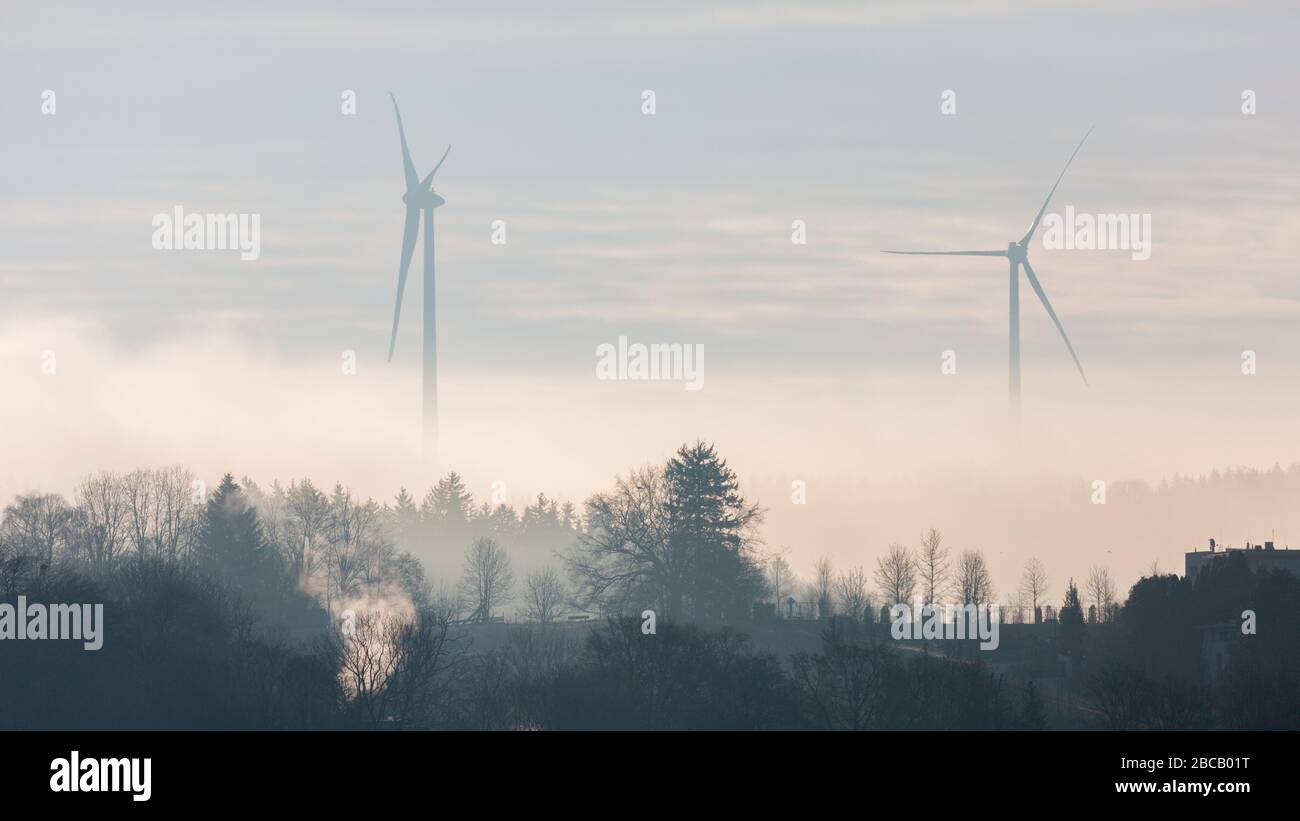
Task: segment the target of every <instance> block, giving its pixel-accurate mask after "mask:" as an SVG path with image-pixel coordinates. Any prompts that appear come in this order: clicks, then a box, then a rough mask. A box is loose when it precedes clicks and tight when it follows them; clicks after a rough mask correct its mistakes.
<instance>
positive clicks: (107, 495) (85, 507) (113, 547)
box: [76, 473, 127, 570]
mask: <svg viewBox="0 0 1300 821" xmlns="http://www.w3.org/2000/svg"><path fill="white" fill-rule="evenodd" d="M76 504H77V507H78V508H79V509H80V510H81V512H82V523H83V525H84V527H83V529H82V530H83V532H82V534H81V539H80V541H81V543H82V548H83V550H84V551H85V559H86V560H87V561H89V562H90V564H91V565H92V566H94V567H96V568H98V569H100V570H103V569H106V568H108V567H109V566H111V565H112V563H113V561H114V560H115V559H116V558H117V555H118V553H119V552H120V551H121V550H122V548H123V546H124V544H125V542H126V537H127V523H126V502H125V499H124V494H123V492H122V482H121V479H120V478H119V477H118V476H116V475H114V474H112V473H99V474H96V475H94V476H88V477H86V478H85V479H83V480H82V482H81V484H80V485H79V486H78V487H77V494H76Z"/></svg>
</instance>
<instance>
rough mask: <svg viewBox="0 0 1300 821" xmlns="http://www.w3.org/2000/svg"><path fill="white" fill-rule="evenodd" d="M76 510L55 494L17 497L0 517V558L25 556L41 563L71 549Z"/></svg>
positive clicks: (72, 546)
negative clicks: (1, 517)
mask: <svg viewBox="0 0 1300 821" xmlns="http://www.w3.org/2000/svg"><path fill="white" fill-rule="evenodd" d="M77 516H78V513H77V510H76V509H75V508H73V507H72V506H71V505H69V504H68V503H67V502H66V501H65V500H64V498H63V497H62V496H59V495H58V494H56V493H32V494H28V495H23V496H17V497H15V498H14V500H13V502H12V503H11V504H9V505H8V506H7V507H6V508H5V509H4V514H3V519H2V520H0V558H3V557H16V556H28V557H31V558H33V559H35V560H36V561H38V562H40V563H42V564H46V565H48V564H50V563H51V562H53V561H54V557H55V554H56V553H67V552H70V551H71V550H73V549H74V541H75V535H76V524H77Z"/></svg>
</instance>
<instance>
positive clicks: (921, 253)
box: [880, 251, 1007, 257]
mask: <svg viewBox="0 0 1300 821" xmlns="http://www.w3.org/2000/svg"><path fill="white" fill-rule="evenodd" d="M880 253H882V254H912V255H914V256H923V257H1005V256H1006V255H1007V252H1006V251H881V252H880Z"/></svg>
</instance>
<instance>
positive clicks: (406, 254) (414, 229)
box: [388, 206, 427, 362]
mask: <svg viewBox="0 0 1300 821" xmlns="http://www.w3.org/2000/svg"><path fill="white" fill-rule="evenodd" d="M419 233H420V209H419V208H418V207H415V206H409V207H408V208H407V209H406V228H405V229H404V230H403V231H402V266H401V267H400V268H398V269H397V304H396V305H394V306H393V335H392V337H391V338H390V339H389V340H388V361H389V362H392V361H393V348H395V347H396V346H397V322H398V320H399V319H401V318H402V293H403V292H404V291H405V290H406V272H407V270H408V269H409V268H410V267H411V255H412V254H413V253H415V239H416V236H417V235H418V234H419ZM426 242H427V240H426Z"/></svg>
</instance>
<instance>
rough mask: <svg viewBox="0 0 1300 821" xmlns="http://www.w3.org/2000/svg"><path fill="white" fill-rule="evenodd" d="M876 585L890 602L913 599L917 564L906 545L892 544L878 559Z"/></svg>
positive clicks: (899, 602) (903, 601)
mask: <svg viewBox="0 0 1300 821" xmlns="http://www.w3.org/2000/svg"><path fill="white" fill-rule="evenodd" d="M876 586H877V587H879V588H880V593H881V595H882V596H884V598H885V601H886V602H887V603H889V604H903V603H907V602H909V601H910V600H911V598H912V593H913V592H914V591H915V590H916V566H915V565H914V564H913V562H912V554H911V553H910V552H909V551H908V549H907V548H906V547H905V546H903V545H901V544H891V545H890V546H889V552H887V553H886V554H885V555H884V556H881V557H880V558H879V559H877V560H876Z"/></svg>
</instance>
